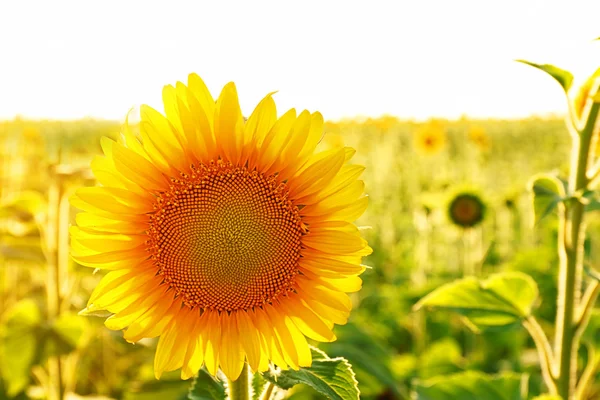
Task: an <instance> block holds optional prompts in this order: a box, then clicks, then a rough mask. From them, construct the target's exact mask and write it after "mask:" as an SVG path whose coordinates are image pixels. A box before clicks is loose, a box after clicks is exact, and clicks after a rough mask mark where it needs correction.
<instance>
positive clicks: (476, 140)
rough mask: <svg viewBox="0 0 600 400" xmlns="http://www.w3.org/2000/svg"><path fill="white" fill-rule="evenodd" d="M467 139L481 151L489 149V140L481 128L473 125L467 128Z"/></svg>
mask: <svg viewBox="0 0 600 400" xmlns="http://www.w3.org/2000/svg"><path fill="white" fill-rule="evenodd" d="M469 139H470V140H471V142H473V144H474V145H475V146H477V148H479V150H481V151H487V150H489V149H490V138H489V136H488V135H487V134H486V132H485V129H483V128H482V127H481V126H478V125H474V126H471V127H470V128H469Z"/></svg>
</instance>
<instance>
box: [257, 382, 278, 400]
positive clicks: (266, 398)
mask: <svg viewBox="0 0 600 400" xmlns="http://www.w3.org/2000/svg"><path fill="white" fill-rule="evenodd" d="M274 389H275V385H273V384H272V383H271V382H269V383H267V387H266V389H265V391H264V392H263V394H262V395H261V396H260V400H270V399H271V396H272V395H273V390H274Z"/></svg>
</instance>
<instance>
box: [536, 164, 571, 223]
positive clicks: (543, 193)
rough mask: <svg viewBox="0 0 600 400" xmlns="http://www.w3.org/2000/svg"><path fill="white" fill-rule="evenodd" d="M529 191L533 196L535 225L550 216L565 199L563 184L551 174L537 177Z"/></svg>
mask: <svg viewBox="0 0 600 400" xmlns="http://www.w3.org/2000/svg"><path fill="white" fill-rule="evenodd" d="M529 190H530V191H531V193H532V194H533V209H534V213H535V223H536V224H537V223H538V222H540V221H541V220H542V219H543V218H545V217H546V216H548V215H549V214H550V213H551V212H552V211H554V209H555V208H556V206H557V205H558V203H559V202H561V201H563V200H564V199H565V196H566V195H565V189H564V187H563V183H562V182H561V181H560V179H558V178H557V177H555V176H553V175H550V174H539V175H535V176H534V177H533V178H532V179H531V180H530V181H529Z"/></svg>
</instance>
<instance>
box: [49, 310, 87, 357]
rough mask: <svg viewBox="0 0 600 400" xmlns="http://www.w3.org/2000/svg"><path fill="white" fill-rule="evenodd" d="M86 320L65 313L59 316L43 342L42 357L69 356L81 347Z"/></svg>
mask: <svg viewBox="0 0 600 400" xmlns="http://www.w3.org/2000/svg"><path fill="white" fill-rule="evenodd" d="M86 324H87V322H86V319H85V318H84V317H81V316H78V315H77V314H71V313H66V314H62V315H61V316H59V317H58V318H57V319H56V320H55V321H54V323H53V324H52V325H51V327H50V331H49V335H48V337H47V340H46V341H45V343H44V344H45V346H44V352H43V357H51V356H57V355H63V354H69V353H71V352H72V351H74V350H75V349H76V348H77V347H78V346H81V345H82V343H81V342H80V341H81V338H82V336H83V334H84V332H85V328H86Z"/></svg>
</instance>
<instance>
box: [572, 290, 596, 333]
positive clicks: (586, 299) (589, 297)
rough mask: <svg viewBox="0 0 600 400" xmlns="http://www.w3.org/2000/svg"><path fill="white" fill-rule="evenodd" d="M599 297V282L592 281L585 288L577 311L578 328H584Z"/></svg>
mask: <svg viewBox="0 0 600 400" xmlns="http://www.w3.org/2000/svg"><path fill="white" fill-rule="evenodd" d="M598 295H600V282H598V281H596V280H594V281H592V283H590V284H589V286H588V287H587V288H586V290H585V293H584V294H583V297H582V298H581V304H580V306H579V310H578V311H577V316H576V322H577V325H578V327H583V328H585V327H586V326H587V324H588V322H589V320H590V316H591V314H592V310H593V309H594V305H595V304H596V301H597V300H598Z"/></svg>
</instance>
